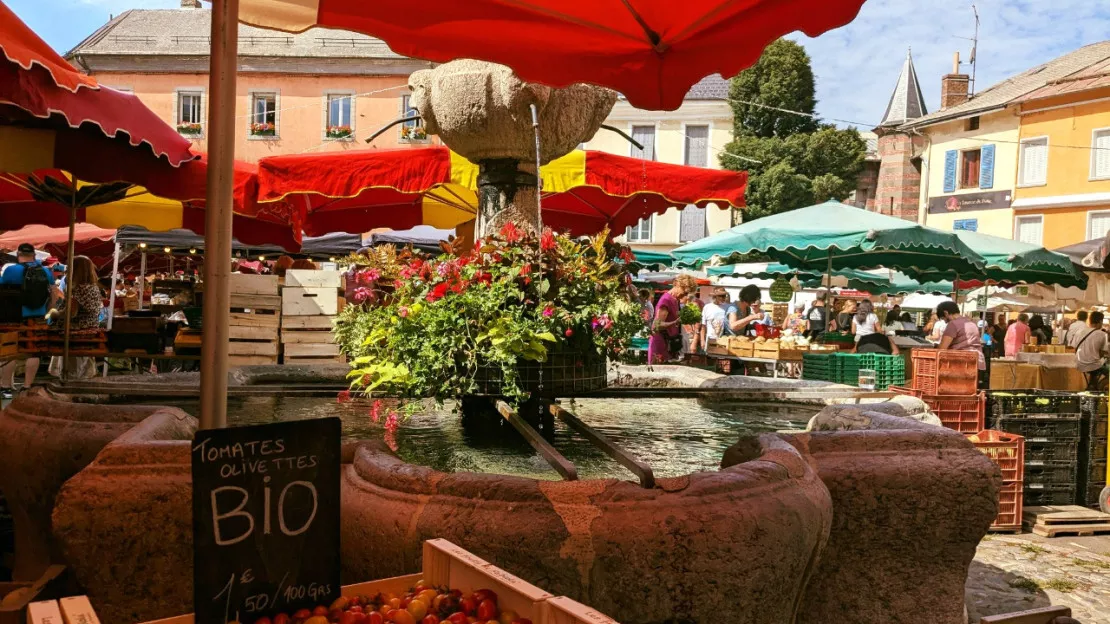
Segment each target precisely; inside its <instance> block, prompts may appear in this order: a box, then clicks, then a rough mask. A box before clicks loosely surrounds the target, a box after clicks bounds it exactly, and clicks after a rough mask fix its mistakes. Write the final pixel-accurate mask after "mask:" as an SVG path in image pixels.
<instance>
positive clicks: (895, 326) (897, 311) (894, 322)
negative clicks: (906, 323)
mask: <svg viewBox="0 0 1110 624" xmlns="http://www.w3.org/2000/svg"><path fill="white" fill-rule="evenodd" d="M899 329H902V306H900V305H898V304H894V307H892V308H891V309H890V310H888V311H887V313H886V321H885V322H884V323H883V330H884V331H897V330H899Z"/></svg>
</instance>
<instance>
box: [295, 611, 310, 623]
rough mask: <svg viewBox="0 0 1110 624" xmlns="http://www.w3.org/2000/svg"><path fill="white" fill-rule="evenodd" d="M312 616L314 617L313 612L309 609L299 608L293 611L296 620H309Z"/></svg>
mask: <svg viewBox="0 0 1110 624" xmlns="http://www.w3.org/2000/svg"><path fill="white" fill-rule="evenodd" d="M310 617H312V612H311V611H309V610H308V609H298V610H297V611H296V612H295V613H293V619H294V620H307V619H308V618H310Z"/></svg>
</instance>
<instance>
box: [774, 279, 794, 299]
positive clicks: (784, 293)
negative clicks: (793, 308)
mask: <svg viewBox="0 0 1110 624" xmlns="http://www.w3.org/2000/svg"><path fill="white" fill-rule="evenodd" d="M770 290H771V301H773V302H775V303H786V302H787V301H790V300H791V299H793V298H794V286H793V285H791V284H790V280H788V279H786V278H784V277H780V278H778V279H776V280H775V281H774V282H772V283H771V289H770Z"/></svg>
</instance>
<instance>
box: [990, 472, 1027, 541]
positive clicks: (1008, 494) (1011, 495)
mask: <svg viewBox="0 0 1110 624" xmlns="http://www.w3.org/2000/svg"><path fill="white" fill-rule="evenodd" d="M1021 488H1022V483H1021V481H1017V482H1015V483H1006V484H1004V485H1003V486H1002V489H1001V490H999V492H998V515H997V516H995V518H994V523H993V524H991V530H992V531H1020V530H1021V511H1022V506H1023V505H1024V502H1025V501H1024V495H1023V494H1022V489H1021Z"/></svg>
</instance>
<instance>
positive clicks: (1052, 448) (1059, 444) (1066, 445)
mask: <svg viewBox="0 0 1110 624" xmlns="http://www.w3.org/2000/svg"><path fill="white" fill-rule="evenodd" d="M1078 459H1079V440H1042V439H1034V440H1029V439H1026V440H1025V461H1027V462H1030V461H1065V462H1073V463H1075V462H1077V461H1078Z"/></svg>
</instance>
